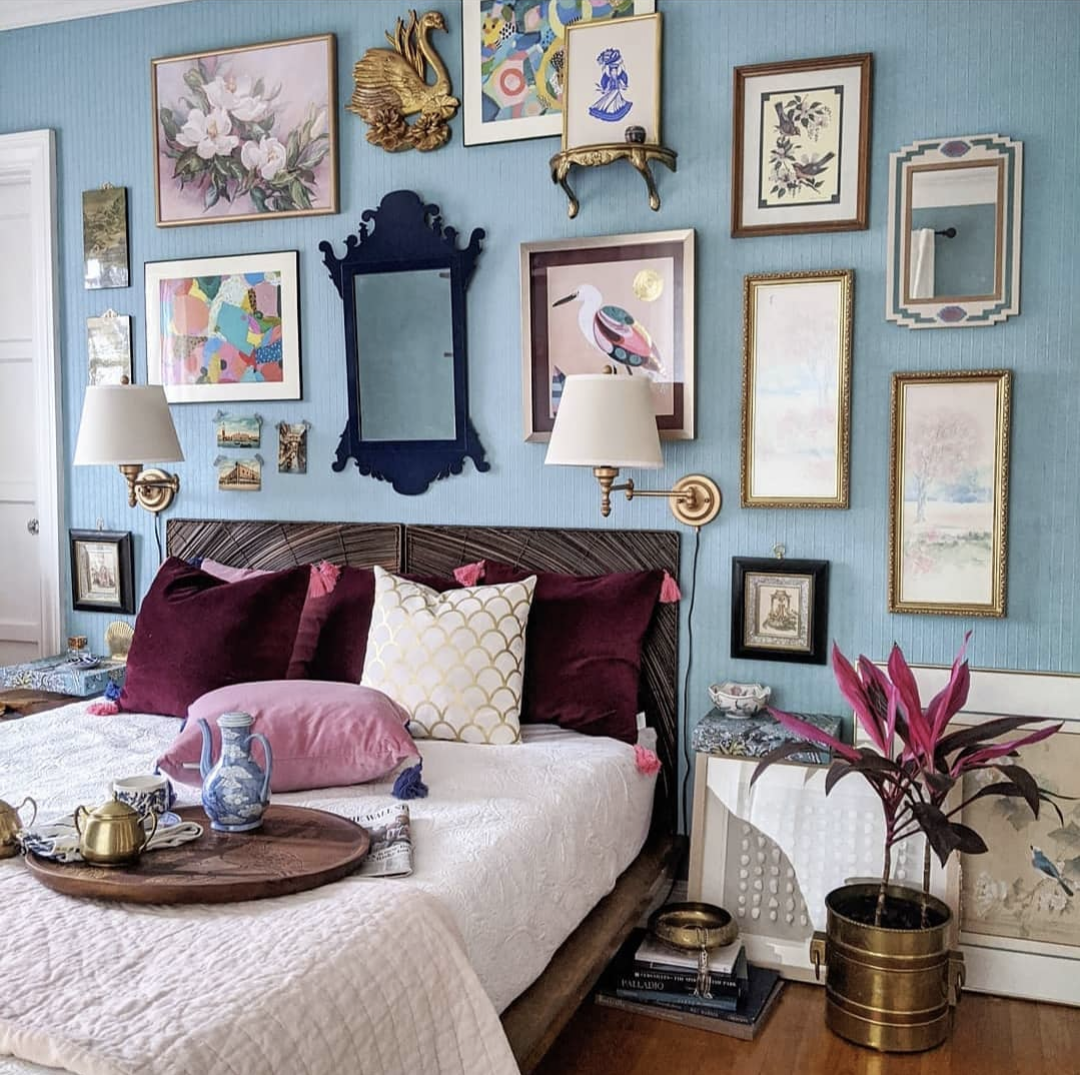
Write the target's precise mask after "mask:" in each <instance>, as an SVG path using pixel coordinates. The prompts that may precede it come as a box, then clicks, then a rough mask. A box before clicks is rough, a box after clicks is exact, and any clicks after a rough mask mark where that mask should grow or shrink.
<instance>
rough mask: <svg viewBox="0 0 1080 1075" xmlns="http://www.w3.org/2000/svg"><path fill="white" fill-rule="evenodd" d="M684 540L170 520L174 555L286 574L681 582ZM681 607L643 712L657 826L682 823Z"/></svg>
mask: <svg viewBox="0 0 1080 1075" xmlns="http://www.w3.org/2000/svg"><path fill="white" fill-rule="evenodd" d="M679 540H680V538H679V534H678V532H676V531H671V530H559V529H553V528H545V527H492V526H413V525H404V524H399V523H293V522H266V521H263V520H235V521H234V520H224V519H169V520H168V521H167V522H166V529H165V542H166V548H167V550H168V552H169V555H171V556H179V557H182V558H184V559H188V558H190V557H192V556H208V557H210V558H211V559H214V560H217V561H219V562H220V563H224V564H230V565H232V566H235V567H257V568H262V569H264V570H280V569H282V568H287V567H295V566H296V565H298V564H306V563H312V562H315V561H318V560H329V561H330V562H331V563H335V564H349V565H352V566H353V567H372V566H374V565H375V564H378V565H380V566H381V567H384V568H386V569H387V570H388V571H409V572H415V573H416V574H423V575H449V574H451V573H452V572H453V570H454V568H456V567H459V566H460V565H461V564H467V563H471V562H472V561H474V560H484V559H488V560H500V561H502V562H503V563H509V564H513V565H515V566H516V567H521V568H524V569H525V570H527V571H556V572H560V573H562V574H566V575H602V574H607V573H609V572H613V571H640V570H645V569H651V568H657V567H661V568H664V569H665V570H667V571H669V572H670V573H671V575H672V576H673V577H675V578H678V571H679ZM678 608H679V606H678V605H674V604H669V605H657V607H656V614H655V615H654V616H653V621H652V624H651V625H650V627H649V632H648V634H647V635H646V636H645V646H644V659H643V666H642V680H641V707H642V708H643V709H644V710H645V712H646V713H647V714H648V719H649V723H650V724H651V725H652V726H653V727H654V728H655V729H656V735H657V753H658V754H659V755H660V760H661V761H662V762H663V765H664V770H663V773H664V780H662V781H660V782H659V783H658V785H657V804H656V810H655V816H654V820H655V822H656V824H657V825H658V826H660V827H663V828H664V829H666V830H668V831H674V829H675V827H676V824H677V820H676V819H677V811H678V806H677V798H678V796H677V793H676V789H677V786H678V779H677V774H678V741H679V704H678V675H679V611H678Z"/></svg>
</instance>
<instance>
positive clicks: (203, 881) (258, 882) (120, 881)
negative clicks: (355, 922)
mask: <svg viewBox="0 0 1080 1075" xmlns="http://www.w3.org/2000/svg"><path fill="white" fill-rule="evenodd" d="M177 813H179V814H180V816H181V817H182V818H183V819H184V820H185V821H198V822H199V823H200V824H201V825H202V826H203V834H202V836H200V837H199V838H198V839H197V840H192V841H190V842H189V843H186V844H181V845H180V846H179V847H169V848H162V849H161V850H159V851H152V852H149V853H147V854H145V855H143V857H142V858H141V859H140V860H139V861H138V862H137V863H136V864H135V865H134V866H112V867H103V866H93V865H90V864H88V863H81V862H78V863H62V862H54V861H52V860H51V859H46V858H42V857H40V856H39V855H35V854H33V853H30V854H28V855H27V856H26V858H25V862H26V867H27V869H28V870H29V871H30V873H31V874H32V875H33V876H34V877H35V878H36V879H37V880H38V881H40V882H41V883H42V884H43V885H45V886H46V887H47V888H51V889H52V890H53V891H55V892H59V893H61V894H63V895H65V896H77V897H83V898H92V899H105V900H119V901H123V902H126V903H154V904H176V903H238V902H241V901H243V900H258V899H267V898H270V897H274V896H287V895H291V894H292V893H294V892H305V891H308V890H309V889H313V888H319V887H320V886H322V885H327V884H330V883H331V882H333V881H339V880H341V878H343V877H346V876H347V875H348V874H350V873H352V872H353V871H354V870H356V869H357V868H358V867H359V865H360V863H361V862H363V860H364V856H365V855H367V852H368V849H369V848H370V846H371V837H370V835H369V834H368V832H367V830H366V829H364V828H363V827H362V826H360V825H358V824H357V823H356V822H355V821H350V820H349V819H348V818H346V817H341V816H340V815H338V814H331V813H329V812H328V811H325V810H315V809H312V808H311V807H306V806H284V805H278V804H275V803H271V804H270V806H269V807H267V810H266V814H265V815H264V820H263V825H262V827H261V828H259V829H256V830H255V831H254V832H246V833H221V832H215V831H214V830H213V829H211V828H210V823H209V821H208V820H207V817H206V814H205V813H204V812H203V810H202V809H201V808H200V807H197V806H188V807H185V808H184V809H182V810H179V811H177ZM148 866H149V867H151V870H148V869H147V867H148ZM151 871H152V872H151Z"/></svg>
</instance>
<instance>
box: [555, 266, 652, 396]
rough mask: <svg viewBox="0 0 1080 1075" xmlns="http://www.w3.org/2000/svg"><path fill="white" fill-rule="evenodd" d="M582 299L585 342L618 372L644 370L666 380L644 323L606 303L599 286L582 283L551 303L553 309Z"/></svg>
mask: <svg viewBox="0 0 1080 1075" xmlns="http://www.w3.org/2000/svg"><path fill="white" fill-rule="evenodd" d="M569 302H579V303H581V306H580V307H579V309H578V328H579V329H580V330H581V334H582V336H584V337H585V340H586V342H587V343H588V344H589V345H590V346H591V347H595V348H596V350H598V351H599V352H600V353H601V354H602V355H604V357H605V358H608V359H610V360H611V361H612V362H613V363H614V366H613V367H612V368H613V369H614V370H615V371H618V370H619V368H620V367H622V368H624V369H625V370H626V372H627V373H628V374H631V375H632V374H633V372H634V370H642V371H644V373H645V374H646V375H647V376H650V377H652V378H653V380H667V379H668V372H667V369H666V368H665V367H664V363H663V361H662V360H661V358H660V354H659V352H658V350H657V347H656V344H655V343H653V338H652V336H651V335H650V334H649V331H648V329H647V328H645V326H644V325H643V324H642V323H641V322H640V321H638V320H637V319H636V318H635V317H634V315H633V314H631V313H629V312H628V311H627V310H624V309H623V308H622V307H621V306H613V305H605V303H604V297H603V295H602V294H601V293H600V290H599V288H596V287H594V286H593V285H592V284H582V285H580V286H579V287H578V288H577V289H576V290H575V291H572V292H571V293H570V294H569V295H564V296H563V297H562V298H561V299H558V300H556V301H555V302H554V303H552V308H553V309H554V308H556V307H558V306H564V305H565V304H566V303H569Z"/></svg>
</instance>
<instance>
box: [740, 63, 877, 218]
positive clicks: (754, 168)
mask: <svg viewBox="0 0 1080 1075" xmlns="http://www.w3.org/2000/svg"><path fill="white" fill-rule="evenodd" d="M872 68H873V58H872V56H871V54H870V53H869V52H862V53H856V54H855V55H851V56H828V57H825V58H823V59H816V60H787V61H785V62H783V63H759V64H753V65H751V66H745V67H736V68H735V86H734V95H733V100H734V112H733V115H732V120H731V130H732V160H731V234H732V235H733V236H734V237H735V238H744V237H747V236H753V235H793V234H796V233H798V232H815V231H859V230H862V229H864V228H867V227H868V226H869V215H868V209H867V205H868V194H869V172H870V83H871V77H872Z"/></svg>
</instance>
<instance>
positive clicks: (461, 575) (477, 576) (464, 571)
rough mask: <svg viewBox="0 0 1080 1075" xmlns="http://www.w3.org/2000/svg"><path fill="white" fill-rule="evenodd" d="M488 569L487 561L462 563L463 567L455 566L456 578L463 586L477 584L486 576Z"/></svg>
mask: <svg viewBox="0 0 1080 1075" xmlns="http://www.w3.org/2000/svg"><path fill="white" fill-rule="evenodd" d="M486 570H487V561H485V560H477V561H476V563H475V564H462V565H461V567H455V568H454V578H455V579H457V581H458V582H460V583H461V585H462V586H475V585H476V584H477V583H478V582H479V581H480V580H481V579H482V578H483V577H484V572H485V571H486Z"/></svg>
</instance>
